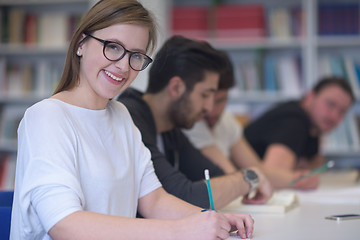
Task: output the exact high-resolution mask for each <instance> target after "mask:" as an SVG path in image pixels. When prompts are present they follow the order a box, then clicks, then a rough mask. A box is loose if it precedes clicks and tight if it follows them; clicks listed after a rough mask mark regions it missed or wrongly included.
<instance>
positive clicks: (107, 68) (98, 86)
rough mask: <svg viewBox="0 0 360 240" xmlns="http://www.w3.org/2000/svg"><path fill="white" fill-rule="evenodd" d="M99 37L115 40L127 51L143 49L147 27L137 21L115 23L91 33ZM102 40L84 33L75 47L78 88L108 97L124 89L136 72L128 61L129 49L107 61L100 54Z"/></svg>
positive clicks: (94, 94) (101, 96) (96, 95)
mask: <svg viewBox="0 0 360 240" xmlns="http://www.w3.org/2000/svg"><path fill="white" fill-rule="evenodd" d="M92 36H94V37H97V38H99V39H102V40H107V41H113V42H118V43H120V44H121V45H122V46H124V47H125V48H126V49H127V50H129V51H136V52H142V53H146V47H147V45H148V41H149V29H148V28H147V27H144V26H141V25H134V24H117V25H113V26H110V27H107V28H104V29H101V30H98V31H95V32H93V33H92ZM103 48H104V44H103V43H101V42H99V41H97V40H96V39H93V38H91V37H88V39H87V40H86V41H85V42H84V43H83V44H82V45H81V46H80V47H79V50H80V55H81V56H82V57H81V60H80V84H79V87H80V88H81V91H82V92H83V91H84V90H85V92H88V93H89V95H92V96H94V97H95V98H101V99H103V100H106V101H108V100H109V99H110V98H113V97H115V96H116V95H118V94H119V93H121V92H122V91H124V90H125V89H126V88H127V87H128V86H129V85H130V84H131V83H132V82H133V81H134V79H135V78H136V76H137V75H138V72H137V71H135V70H133V69H132V68H131V67H130V65H129V53H127V54H125V56H124V57H123V58H122V59H120V60H119V61H110V60H108V59H106V58H105V56H104V54H103Z"/></svg>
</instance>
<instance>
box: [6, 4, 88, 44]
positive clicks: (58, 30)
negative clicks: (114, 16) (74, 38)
mask: <svg viewBox="0 0 360 240" xmlns="http://www.w3.org/2000/svg"><path fill="white" fill-rule="evenodd" d="M80 19H81V14H77V13H70V14H68V13H64V12H55V13H54V12H52V13H39V12H30V11H27V9H26V8H22V7H17V6H13V7H0V24H1V25H0V42H1V43H5V44H7V43H9V44H26V45H34V44H35V43H36V44H39V45H41V46H44V47H64V46H66V44H67V43H68V41H69V39H70V38H71V35H72V34H73V31H74V29H75V26H77V24H78V23H79V21H80Z"/></svg>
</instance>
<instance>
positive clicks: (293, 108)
mask: <svg viewBox="0 0 360 240" xmlns="http://www.w3.org/2000/svg"><path fill="white" fill-rule="evenodd" d="M311 127H312V125H311V120H310V118H309V116H308V114H307V113H306V112H305V111H304V110H303V108H302V107H301V106H300V102H299V101H289V102H286V103H282V104H280V105H278V106H276V107H274V108H273V109H271V110H270V111H268V112H266V113H264V114H263V115H262V116H260V117H258V118H257V119H255V120H254V121H253V122H251V123H250V124H249V125H248V126H247V127H246V128H245V129H244V136H245V138H246V139H247V141H248V142H249V143H250V145H251V146H252V147H253V148H254V150H255V151H256V152H257V153H258V155H259V156H260V158H261V159H263V157H264V154H265V152H266V149H267V148H268V146H269V145H271V144H284V145H285V146H287V147H289V148H290V149H291V150H292V151H293V152H294V153H295V155H296V156H297V160H298V159H299V158H301V157H305V158H306V159H310V158H311V157H313V156H314V155H316V154H317V153H318V150H319V138H318V137H314V136H311V135H310V129H311Z"/></svg>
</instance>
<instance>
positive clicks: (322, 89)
mask: <svg viewBox="0 0 360 240" xmlns="http://www.w3.org/2000/svg"><path fill="white" fill-rule="evenodd" d="M353 102H354V94H353V92H352V90H351V87H350V86H349V84H348V83H347V82H346V80H345V79H343V78H341V77H335V76H334V77H325V78H323V79H321V80H320V81H318V82H317V83H316V84H315V86H314V87H313V88H312V90H310V91H309V92H308V93H307V94H306V95H305V96H304V98H302V99H300V100H297V101H289V102H285V103H282V104H279V105H277V106H275V107H274V108H272V109H270V110H269V111H268V112H266V113H264V114H263V115H262V116H260V117H259V118H257V119H256V120H255V121H253V122H251V123H250V124H249V125H248V126H247V127H246V128H245V130H244V135H245V138H246V139H247V141H248V142H249V144H250V145H251V146H252V147H253V149H254V150H255V151H256V152H257V153H258V155H259V156H260V158H261V159H262V160H263V161H264V165H265V166H269V167H274V168H278V169H283V170H284V171H289V170H292V169H297V168H298V169H312V168H314V167H316V166H319V165H320V164H323V162H324V157H323V156H322V155H321V154H320V153H319V147H320V138H321V136H322V135H323V134H325V133H328V132H330V131H331V130H333V129H334V128H335V127H336V126H338V124H339V123H340V122H341V121H342V119H343V118H344V116H345V114H346V113H347V111H348V109H349V108H350V107H351V105H352V103H353ZM318 183H319V179H318V175H315V176H313V177H312V178H311V179H308V181H307V182H306V184H305V183H304V184H303V185H302V186H301V187H302V188H316V187H317V186H318Z"/></svg>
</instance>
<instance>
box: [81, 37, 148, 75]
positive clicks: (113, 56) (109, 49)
mask: <svg viewBox="0 0 360 240" xmlns="http://www.w3.org/2000/svg"><path fill="white" fill-rule="evenodd" d="M86 35H87V36H89V37H92V38H93V39H95V40H98V41H99V42H101V43H103V44H104V48H103V54H104V57H105V58H106V59H108V60H110V61H114V62H115V61H119V60H120V59H122V58H123V57H124V56H125V54H126V53H129V65H130V67H131V68H132V69H134V70H135V71H141V70H144V69H145V68H146V67H147V66H148V65H149V64H150V63H151V62H152V61H153V60H152V59H151V58H150V57H149V56H147V55H146V54H144V53H141V52H132V51H129V50H127V49H126V48H125V47H124V46H123V45H121V44H120V43H118V42H112V41H106V40H102V39H100V38H97V37H94V36H92V35H90V34H86Z"/></svg>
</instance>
